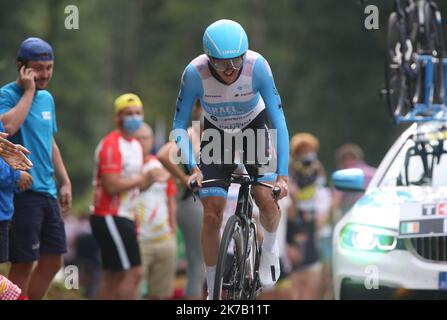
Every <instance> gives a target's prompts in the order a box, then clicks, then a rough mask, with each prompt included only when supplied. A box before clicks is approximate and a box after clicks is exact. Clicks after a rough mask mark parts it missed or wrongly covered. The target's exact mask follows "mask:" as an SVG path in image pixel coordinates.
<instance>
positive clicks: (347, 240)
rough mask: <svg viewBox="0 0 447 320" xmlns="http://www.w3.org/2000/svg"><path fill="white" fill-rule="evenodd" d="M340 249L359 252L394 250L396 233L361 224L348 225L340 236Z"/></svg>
mask: <svg viewBox="0 0 447 320" xmlns="http://www.w3.org/2000/svg"><path fill="white" fill-rule="evenodd" d="M340 244H341V246H342V248H346V249H353V250H359V251H377V252H387V251H391V250H393V249H394V248H396V244H397V237H396V232H395V231H392V230H389V229H384V228H378V227H371V226H367V225H361V224H348V225H346V226H345V227H344V228H343V229H342V231H341V234H340Z"/></svg>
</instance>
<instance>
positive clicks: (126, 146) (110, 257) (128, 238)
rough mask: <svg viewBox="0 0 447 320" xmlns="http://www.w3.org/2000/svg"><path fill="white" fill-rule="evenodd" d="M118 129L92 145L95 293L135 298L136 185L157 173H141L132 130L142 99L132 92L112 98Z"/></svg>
mask: <svg viewBox="0 0 447 320" xmlns="http://www.w3.org/2000/svg"><path fill="white" fill-rule="evenodd" d="M114 121H115V127H116V129H115V130H114V131H112V132H110V133H109V134H107V135H106V136H105V137H104V138H103V139H102V140H101V142H100V143H99V145H98V147H97V148H96V151H95V172H94V181H93V186H94V197H93V198H94V199H93V212H92V215H91V216H90V223H91V227H92V232H93V235H94V237H95V238H96V240H97V241H98V244H99V247H100V250H101V257H102V269H103V271H102V278H101V283H100V289H99V293H98V298H100V299H108V300H114V299H136V298H137V297H138V292H139V285H140V282H141V280H142V278H143V275H144V270H143V267H142V265H141V255H140V247H139V245H138V240H137V233H136V224H135V216H136V210H137V207H136V205H137V199H138V195H139V193H140V190H142V191H143V190H146V189H147V188H149V187H150V186H151V185H152V184H153V183H155V182H158V181H159V179H160V176H159V173H160V172H159V171H157V170H151V171H149V172H146V173H143V149H142V146H141V144H140V142H139V141H138V140H137V139H136V138H135V133H136V132H137V131H138V129H140V127H141V125H142V123H143V103H142V102H141V100H140V98H139V97H138V96H136V95H135V94H132V93H126V94H123V95H121V96H119V97H118V98H117V99H116V100H115V114H114Z"/></svg>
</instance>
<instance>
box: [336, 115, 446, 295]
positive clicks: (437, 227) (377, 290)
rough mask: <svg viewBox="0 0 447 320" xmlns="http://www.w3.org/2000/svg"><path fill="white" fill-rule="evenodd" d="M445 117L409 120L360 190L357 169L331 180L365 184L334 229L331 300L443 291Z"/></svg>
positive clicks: (348, 187) (344, 185) (353, 187)
mask: <svg viewBox="0 0 447 320" xmlns="http://www.w3.org/2000/svg"><path fill="white" fill-rule="evenodd" d="M446 154H447V122H440V121H437V122H421V123H414V124H412V125H411V126H410V127H409V128H408V129H406V130H405V131H404V132H403V133H402V134H401V135H400V137H399V138H398V139H397V141H396V142H395V143H394V144H393V146H392V147H391V148H390V149H389V151H388V152H387V154H386V155H385V157H384V158H383V160H382V162H381V164H380V165H379V167H378V169H377V171H376V173H375V175H374V177H373V178H372V180H371V182H370V184H369V186H368V187H367V189H366V190H364V174H363V172H362V170H361V169H346V170H339V171H336V172H334V174H333V176H332V179H333V183H334V185H335V187H336V188H337V189H340V190H344V191H360V192H362V191H365V192H364V194H363V196H362V197H361V198H360V199H359V200H358V201H357V202H356V203H355V205H354V206H353V207H352V208H351V209H350V210H349V211H348V212H347V213H346V214H345V215H344V216H343V217H342V218H341V219H340V220H339V222H338V223H337V224H336V226H335V228H334V233H333V285H334V295H335V298H336V299H374V298H379V299H424V298H428V299H436V298H443V299H446V298H447V155H446Z"/></svg>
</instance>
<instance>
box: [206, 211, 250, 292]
mask: <svg viewBox="0 0 447 320" xmlns="http://www.w3.org/2000/svg"><path fill="white" fill-rule="evenodd" d="M243 244H244V239H243V226H242V221H241V219H240V218H239V217H238V216H236V215H233V216H231V217H230V218H229V219H228V221H227V224H226V226H225V230H224V233H223V235H222V240H221V242H220V246H219V256H218V260H217V266H216V276H215V279H214V292H213V299H214V300H241V299H243V296H242V295H243V289H244V288H243V284H244V283H243V276H242V270H241V267H242V264H243V259H244V258H243V256H244V252H243V250H244V249H243V248H244V246H243Z"/></svg>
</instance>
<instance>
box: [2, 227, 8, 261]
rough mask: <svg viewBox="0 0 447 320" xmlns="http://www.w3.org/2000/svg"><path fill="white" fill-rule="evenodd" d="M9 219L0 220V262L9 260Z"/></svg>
mask: <svg viewBox="0 0 447 320" xmlns="http://www.w3.org/2000/svg"><path fill="white" fill-rule="evenodd" d="M8 232H9V221H0V263H5V262H8V261H9V234H8Z"/></svg>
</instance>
